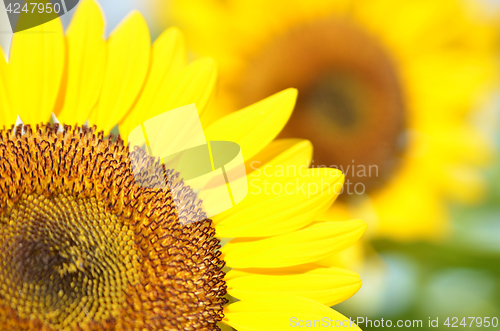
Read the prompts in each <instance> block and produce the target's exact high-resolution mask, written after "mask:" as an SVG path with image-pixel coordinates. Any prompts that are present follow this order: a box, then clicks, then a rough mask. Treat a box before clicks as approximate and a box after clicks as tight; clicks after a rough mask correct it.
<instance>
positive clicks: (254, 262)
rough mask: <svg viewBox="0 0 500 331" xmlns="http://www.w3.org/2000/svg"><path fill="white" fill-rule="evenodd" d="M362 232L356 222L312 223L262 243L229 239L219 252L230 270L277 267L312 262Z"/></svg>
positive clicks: (364, 224)
mask: <svg viewBox="0 0 500 331" xmlns="http://www.w3.org/2000/svg"><path fill="white" fill-rule="evenodd" d="M365 230H366V223H365V222H363V221H359V220H354V221H345V222H328V223H324V222H321V223H316V224H313V225H310V226H308V227H306V228H304V229H302V230H299V231H295V232H292V233H287V234H283V235H280V236H275V237H271V238H266V239H262V240H253V239H252V240H244V239H233V240H231V241H230V242H229V243H227V244H226V245H224V247H222V249H221V251H222V253H223V258H224V260H225V261H226V264H227V265H228V266H229V267H232V268H279V267H287V266H292V265H297V264H304V263H309V262H314V261H317V260H320V259H322V258H325V257H327V256H328V255H330V254H333V253H335V252H339V251H341V250H343V249H345V248H347V247H349V246H351V245H352V244H353V243H355V242H356V241H357V240H358V239H359V238H360V237H361V235H362V234H363V233H364V232H365Z"/></svg>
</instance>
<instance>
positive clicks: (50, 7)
mask: <svg viewBox="0 0 500 331" xmlns="http://www.w3.org/2000/svg"><path fill="white" fill-rule="evenodd" d="M5 9H6V10H7V13H14V14H21V12H24V13H27V14H29V13H32V14H34V13H38V14H42V13H47V14H50V13H52V12H54V13H56V14H59V13H60V12H61V5H60V4H58V3H55V4H51V3H33V2H32V3H29V4H28V3H25V4H24V6H23V7H22V8H21V4H20V3H18V2H16V3H14V4H12V3H9V5H8V6H7V8H5Z"/></svg>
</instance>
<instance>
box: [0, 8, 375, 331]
mask: <svg viewBox="0 0 500 331" xmlns="http://www.w3.org/2000/svg"><path fill="white" fill-rule="evenodd" d="M103 26H104V17H103V16H102V13H101V10H100V8H99V6H98V4H97V2H96V1H94V0H84V1H82V2H81V4H80V5H79V7H78V9H77V11H76V13H75V16H74V18H73V21H72V23H71V25H70V27H69V29H68V31H67V32H66V35H65V34H64V31H63V27H62V24H61V22H60V20H59V19H55V20H53V21H50V22H48V23H46V24H43V25H40V26H37V27H35V28H32V29H30V30H28V31H27V33H18V34H15V35H14V38H13V42H12V47H11V53H10V57H9V62H8V63H7V62H6V61H5V60H4V59H3V57H2V58H0V108H1V109H2V112H1V113H0V115H1V117H0V125H1V126H2V128H1V129H0V155H1V157H0V246H1V247H3V248H4V249H2V250H1V251H0V265H1V268H0V283H1V284H2V285H3V286H2V287H1V288H0V329H1V330H20V329H22V330H48V329H50V330H82V329H84V330H90V329H92V330H146V329H147V330H217V329H218V327H217V324H218V322H221V323H223V324H221V327H223V328H229V326H228V325H230V326H232V327H234V328H236V329H238V330H263V331H265V330H269V331H274V330H289V329H290V327H291V323H294V321H293V319H296V322H295V323H299V322H298V321H299V320H301V321H303V320H314V319H319V318H325V317H328V318H329V321H332V322H333V321H343V325H345V326H348V328H349V329H351V330H359V328H357V327H356V326H355V325H354V324H351V323H349V320H348V319H347V318H346V317H344V316H342V315H341V314H339V313H338V312H336V311H334V310H332V309H330V308H328V306H332V305H334V304H337V303H339V302H342V301H344V300H346V299H347V298H349V297H350V296H352V295H353V294H354V293H356V292H357V291H358V290H359V288H360V287H361V280H360V278H359V275H358V274H356V273H355V272H351V271H349V270H344V269H339V268H336V267H333V266H332V265H328V264H325V263H321V264H319V263H316V262H318V261H320V260H323V259H325V258H328V257H329V256H330V255H332V254H336V253H338V252H339V251H342V250H344V249H345V248H347V247H349V246H351V245H352V244H353V243H355V242H356V241H357V240H358V239H359V238H360V237H361V235H362V234H363V232H364V231H365V229H366V223H365V222H363V221H360V220H352V221H345V222H334V221H332V220H328V221H326V222H325V221H323V220H321V219H319V218H320V217H321V214H322V213H324V212H325V211H326V210H328V209H329V207H330V205H331V204H332V203H333V201H334V200H335V199H336V198H337V196H338V194H337V193H336V192H335V187H338V186H340V187H341V186H342V183H343V181H344V176H343V174H342V173H340V171H338V170H337V169H327V170H326V171H323V170H322V171H321V172H319V171H317V170H316V169H307V167H308V165H309V162H310V158H311V155H312V145H311V143H310V142H308V141H305V140H300V139H278V140H276V139H275V138H276V136H277V135H278V134H279V132H280V131H281V130H282V128H283V127H284V126H285V124H286V122H287V121H288V119H289V117H290V115H291V113H292V109H293V107H294V105H295V101H296V96H297V91H296V90H294V89H286V90H284V91H281V92H279V93H277V94H275V95H273V96H271V97H269V98H266V99H264V100H261V101H259V102H257V103H255V104H253V105H251V106H249V107H246V108H244V109H241V110H239V111H237V112H234V113H232V114H230V115H227V116H224V117H221V118H218V119H217V120H216V121H213V123H211V124H210V125H207V124H206V123H207V122H208V121H207V120H206V118H208V117H210V116H211V115H210V111H209V110H208V109H207V103H208V100H210V97H211V96H212V94H213V87H214V84H215V81H216V72H217V70H216V67H215V63H214V61H213V60H211V59H201V60H197V61H195V62H193V63H191V64H186V48H185V44H184V38H183V36H182V34H181V33H180V32H179V30H177V29H176V28H171V29H168V30H166V31H165V32H164V33H163V34H162V35H161V36H160V37H159V38H158V39H157V40H156V41H155V42H154V44H153V45H151V43H150V35H149V31H148V26H147V24H146V22H145V20H144V18H143V17H142V16H141V15H140V14H139V13H137V12H134V13H132V14H131V15H129V16H128V17H127V18H126V19H125V20H124V21H123V22H122V24H121V25H120V26H119V27H117V28H116V30H115V31H114V32H113V33H112V34H111V35H110V37H109V38H108V39H107V40H105V39H104V38H103ZM192 103H195V104H196V105H197V109H198V111H199V114H198V115H199V117H200V118H201V120H202V121H203V123H204V127H203V129H204V130H203V132H204V134H205V136H206V139H207V140H208V141H232V142H236V143H237V144H238V145H239V146H240V147H241V151H242V153H243V155H244V156H245V157H246V158H247V161H248V162H250V165H249V168H248V169H249V174H248V177H249V178H250V179H251V182H252V189H251V190H250V191H249V193H248V196H247V197H246V199H245V200H244V201H242V202H240V203H239V204H237V205H236V206H233V207H232V208H230V209H228V210H226V211H225V212H223V213H221V214H218V215H216V216H215V217H213V218H212V219H209V218H207V214H206V213H205V210H204V208H203V206H204V205H203V203H202V201H200V200H199V199H198V197H197V195H196V194H195V193H194V192H193V190H192V189H191V188H190V187H189V186H187V185H185V184H184V182H183V181H182V180H181V179H182V178H177V177H175V175H172V172H173V170H172V169H169V170H167V169H166V168H165V167H164V166H163V165H162V164H160V162H159V161H158V159H154V158H152V157H151V156H149V155H147V154H146V152H145V151H144V150H142V149H140V148H135V149H133V150H132V151H131V150H130V149H129V148H128V147H127V145H126V144H124V142H123V140H122V139H120V138H116V137H115V138H112V139H111V138H109V137H106V136H107V133H109V131H110V130H111V129H112V128H114V127H115V125H116V124H119V130H120V133H121V134H122V135H123V136H124V137H127V136H128V134H129V132H130V131H131V130H133V129H134V128H135V127H137V126H138V125H141V124H143V123H144V122H145V121H147V120H149V119H151V118H152V117H154V116H156V115H158V114H163V113H165V112H167V111H169V110H171V109H172V108H176V107H179V106H183V105H187V104H192ZM16 118H17V124H18V125H17V126H14V124H15V123H16ZM19 119H22V121H23V124H21V122H20V121H19ZM50 120H52V121H53V122H56V123H52V124H51V123H49V121H50ZM88 120H90V124H91V125H92V127H89V125H88V123H87V124H86V125H85V124H84V123H86V122H87V121H88ZM58 121H61V122H65V124H71V125H61V124H60V123H57V122H58ZM74 123H76V125H74V126H73V124H74ZM175 125H176V126H183V125H186V123H184V122H182V121H180V123H175ZM6 127H7V128H6ZM175 138H179V137H175ZM175 138H174V139H172V140H175ZM179 139H181V138H179ZM253 157H255V159H257V160H260V161H263V160H265V163H263V164H260V166H262V167H267V166H274V167H287V168H288V167H291V168H293V169H297V168H300V170H301V173H300V175H288V176H279V177H278V176H274V175H271V176H268V175H266V173H265V168H261V167H259V166H257V167H255V166H252V165H251V163H252V160H253ZM136 160H139V161H138V162H135V161H136ZM132 161H134V163H133V162H132ZM155 164H156V165H158V167H154V166H151V165H155ZM137 169H139V170H141V169H146V170H144V171H142V170H141V171H137ZM151 169H153V170H151ZM155 169H156V170H158V171H155ZM171 170H172V171H171ZM228 173H229V174H230V173H231V172H230V171H228ZM226 176H229V175H228V174H226ZM177 179H178V181H176V182H175V184H172V182H173V181H174V180H177ZM165 181H166V183H165ZM159 183H160V184H161V183H162V184H164V185H163V186H160V187H158V185H157V184H159ZM167 184H168V185H167ZM228 185H229V186H230V184H228ZM269 185H271V187H272V189H271V190H269V189H266V188H267V187H268V186H269ZM319 185H321V190H318V186H319ZM310 186H312V187H315V188H316V189H315V190H314V192H313V191H304V190H303V187H306V188H308V187H310ZM275 188H277V189H275ZM283 188H285V190H286V192H287V194H286V193H285V192H284V189H283ZM182 208H184V209H182ZM219 238H221V239H224V241H225V245H223V246H222V247H221V246H220V245H219V243H220V241H219ZM224 267H227V268H228V269H229V268H230V271H228V272H227V273H225V272H224V271H223V268H224ZM226 294H227V296H226ZM226 297H229V299H232V298H236V299H238V300H239V301H238V302H232V303H231V304H229V305H225V304H226ZM233 301H236V300H233ZM291 318H292V320H290V319H291Z"/></svg>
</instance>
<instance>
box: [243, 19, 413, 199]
mask: <svg viewBox="0 0 500 331" xmlns="http://www.w3.org/2000/svg"><path fill="white" fill-rule="evenodd" d="M243 76H244V77H245V78H244V81H243V82H242V86H241V88H242V95H243V98H242V102H243V103H244V105H247V104H250V103H253V102H255V101H257V100H260V99H262V98H264V97H266V96H268V95H270V94H272V93H275V92H278V91H280V90H282V89H284V88H287V87H289V86H293V87H297V88H298V89H299V91H300V93H299V98H298V104H297V107H296V108H295V111H294V114H293V115H292V118H291V120H290V122H289V123H288V125H287V127H286V128H285V132H284V133H283V136H284V137H301V138H307V139H309V140H311V141H312V143H313V145H314V147H315V153H314V154H315V158H314V165H315V166H319V165H326V166H330V167H337V168H339V169H341V170H343V171H344V173H345V174H346V179H347V180H349V181H350V182H351V183H353V184H356V183H363V184H364V185H365V188H366V189H367V190H371V189H375V188H377V187H378V186H379V185H381V184H383V183H384V182H385V181H386V180H387V179H388V178H390V175H391V173H392V172H393V170H394V167H395V165H396V164H397V161H398V158H399V156H400V155H401V152H402V151H403V149H404V142H402V141H401V140H402V139H401V137H402V135H401V134H402V133H403V131H404V129H405V109H404V108H405V107H404V104H403V93H402V89H401V85H400V82H399V80H398V77H397V73H396V71H395V68H394V66H393V63H392V62H391V59H390V58H389V56H388V55H387V54H386V53H385V51H384V49H383V48H382V47H381V46H380V45H379V44H378V43H377V41H376V40H375V39H374V38H373V37H372V36H370V35H368V34H366V33H364V32H363V31H360V30H359V29H358V28H357V27H356V26H354V25H352V24H350V23H349V22H345V21H341V20H334V19H329V20H324V21H317V22H314V23H311V24H307V25H304V26H301V27H298V28H296V29H294V30H291V31H290V32H289V33H288V34H286V35H283V36H281V37H280V38H277V39H275V40H273V41H272V42H271V43H269V44H268V45H267V47H265V48H264V49H263V50H262V51H261V52H260V53H259V54H258V55H257V56H256V57H254V59H253V60H252V62H251V64H250V65H249V67H248V71H247V72H246V73H245V74H244V75H243ZM363 169H365V170H366V172H365V173H363V172H362V170H363ZM370 170H371V173H370Z"/></svg>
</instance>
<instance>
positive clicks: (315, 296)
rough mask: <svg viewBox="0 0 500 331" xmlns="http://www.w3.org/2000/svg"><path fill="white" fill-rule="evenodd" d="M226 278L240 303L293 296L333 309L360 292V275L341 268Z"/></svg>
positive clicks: (231, 293) (228, 286) (230, 292)
mask: <svg viewBox="0 0 500 331" xmlns="http://www.w3.org/2000/svg"><path fill="white" fill-rule="evenodd" d="M232 272H233V271H230V272H229V273H228V274H227V275H226V284H227V289H228V293H229V294H230V295H232V296H233V297H235V298H238V299H240V300H247V299H255V298H259V297H266V296H267V297H273V296H274V295H278V294H283V293H284V294H292V295H297V296H300V297H305V298H309V299H312V300H315V301H318V302H320V303H322V304H324V305H326V306H333V305H335V304H337V303H340V302H342V301H344V300H347V299H348V298H350V297H351V296H353V295H354V294H355V293H356V292H357V291H358V290H359V289H360V288H361V280H360V278H359V275H358V274H356V273H354V272H352V271H349V270H345V269H340V268H315V269H312V270H309V271H307V272H304V273H291V272H290V273H287V274H281V273H276V274H275V273H274V272H273V270H271V271H270V272H269V273H267V274H262V273H260V274H259V273H251V272H247V273H243V274H242V272H241V271H240V272H238V277H235V278H233V277H232V275H231V273H232Z"/></svg>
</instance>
